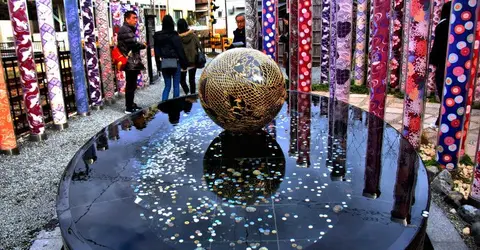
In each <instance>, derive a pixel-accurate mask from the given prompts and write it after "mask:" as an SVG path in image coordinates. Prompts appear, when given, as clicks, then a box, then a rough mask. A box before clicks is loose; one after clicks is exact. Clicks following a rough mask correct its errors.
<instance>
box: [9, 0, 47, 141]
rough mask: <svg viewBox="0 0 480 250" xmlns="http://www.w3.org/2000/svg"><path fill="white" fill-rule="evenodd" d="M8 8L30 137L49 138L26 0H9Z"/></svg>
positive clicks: (38, 139)
mask: <svg viewBox="0 0 480 250" xmlns="http://www.w3.org/2000/svg"><path fill="white" fill-rule="evenodd" d="M8 10H9V13H10V21H11V23H12V28H13V37H14V39H15V51H16V54H17V61H18V69H19V71H20V80H21V81H20V82H21V84H22V90H23V105H24V106H25V109H26V110H27V121H28V126H29V127H30V139H31V140H33V141H41V140H45V139H46V138H47V136H46V134H45V123H44V121H43V110H42V106H41V104H40V91H39V88H38V82H37V69H36V64H35V59H34V55H33V47H32V40H30V37H31V33H30V24H29V23H28V12H27V2H26V0H9V1H8Z"/></svg>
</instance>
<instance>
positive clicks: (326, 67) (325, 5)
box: [320, 0, 330, 84]
mask: <svg viewBox="0 0 480 250" xmlns="http://www.w3.org/2000/svg"><path fill="white" fill-rule="evenodd" d="M329 51H330V0H323V1H322V58H321V62H320V65H321V68H320V71H321V72H320V83H321V84H329V81H330V79H329V78H328V75H329V71H330V57H329V54H328V52H329Z"/></svg>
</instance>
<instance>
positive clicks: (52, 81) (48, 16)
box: [35, 0, 68, 130]
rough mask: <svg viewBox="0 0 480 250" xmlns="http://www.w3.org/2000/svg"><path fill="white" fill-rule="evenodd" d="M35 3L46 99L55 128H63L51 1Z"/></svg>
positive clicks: (62, 104)
mask: <svg viewBox="0 0 480 250" xmlns="http://www.w3.org/2000/svg"><path fill="white" fill-rule="evenodd" d="M35 3H36V7H37V17H38V26H39V27H40V36H41V39H42V48H43V55H44V58H45V66H46V72H45V76H46V78H47V82H48V84H47V86H48V100H49V102H50V108H51V110H52V118H53V124H54V126H55V128H56V129H58V130H63V129H65V128H67V127H68V123H67V113H66V112H65V101H64V99H63V88H62V78H61V76H60V63H59V61H58V50H57V34H56V32H55V24H54V23H53V10H52V1H51V0H36V1H35Z"/></svg>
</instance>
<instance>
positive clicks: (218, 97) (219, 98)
mask: <svg viewBox="0 0 480 250" xmlns="http://www.w3.org/2000/svg"><path fill="white" fill-rule="evenodd" d="M286 95H287V92H286V90H285V79H284V77H283V74H282V71H281V70H280V68H279V67H278V65H277V63H276V62H275V61H273V60H272V59H270V58H269V57H268V56H266V55H265V54H263V53H262V52H260V51H258V50H253V49H245V48H239V49H232V50H228V51H226V52H223V53H221V54H220V55H218V56H217V57H216V58H215V59H213V60H212V61H211V62H210V63H209V64H208V65H207V66H206V67H205V69H204V70H203V72H202V76H201V77H200V89H199V97H200V103H201V104H202V107H203V108H204V109H205V112H206V113H207V115H208V116H209V117H210V118H211V119H212V120H213V121H214V122H215V123H216V124H218V125H219V126H220V127H222V128H224V129H226V130H228V131H232V132H253V131H256V130H259V129H261V128H262V127H264V126H265V125H266V124H268V123H269V122H271V121H272V120H273V118H275V116H276V115H277V114H278V112H279V111H280V110H281V108H282V106H283V103H284V102H285V98H286Z"/></svg>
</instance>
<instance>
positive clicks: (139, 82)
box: [130, 3, 145, 88]
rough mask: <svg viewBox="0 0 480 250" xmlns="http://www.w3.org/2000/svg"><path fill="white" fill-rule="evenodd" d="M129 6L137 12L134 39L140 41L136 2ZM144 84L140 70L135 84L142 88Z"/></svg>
mask: <svg viewBox="0 0 480 250" xmlns="http://www.w3.org/2000/svg"><path fill="white" fill-rule="evenodd" d="M130 8H131V10H132V11H134V12H135V13H136V14H137V17H138V22H137V29H136V30H135V39H137V41H140V22H141V17H140V15H139V11H138V6H137V3H136V4H135V5H131V6H130ZM143 51H145V50H143ZM144 65H145V64H144ZM144 84H145V83H144V82H143V71H140V74H138V76H137V86H138V87H140V88H143V86H144Z"/></svg>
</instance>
